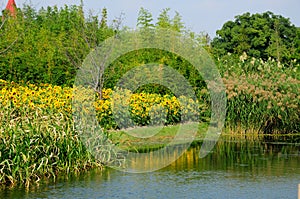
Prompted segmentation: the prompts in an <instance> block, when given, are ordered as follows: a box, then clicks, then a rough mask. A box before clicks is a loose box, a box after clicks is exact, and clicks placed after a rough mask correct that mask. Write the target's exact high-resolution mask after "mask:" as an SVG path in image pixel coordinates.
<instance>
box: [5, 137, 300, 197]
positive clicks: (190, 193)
mask: <svg viewBox="0 0 300 199" xmlns="http://www.w3.org/2000/svg"><path fill="white" fill-rule="evenodd" d="M177 147H178V148H177V149H178V152H181V150H180V146H177ZM199 150H200V146H199V145H196V146H194V147H192V148H190V149H189V150H188V151H186V152H185V153H184V154H183V156H181V157H180V158H179V159H178V160H177V161H175V162H173V163H172V164H171V165H169V166H168V167H166V168H163V169H161V170H158V171H156V172H150V173H142V174H134V173H124V172H120V171H116V170H113V169H106V170H105V171H104V172H100V171H91V172H88V173H85V174H83V175H80V176H78V177H73V178H69V179H63V180H60V181H58V182H56V183H49V184H44V185H40V187H36V188H35V189H32V190H31V191H30V192H29V193H27V194H24V193H25V191H24V190H23V189H15V190H6V191H5V192H1V193H0V194H2V196H1V195H0V196H1V197H0V198H162V197H163V198H296V197H297V186H298V184H299V183H300V152H299V145H298V146H297V145H295V144H286V143H285V144H282V143H281V144H279V143H265V142H254V141H253V142H252V141H251V142H249V141H247V142H246V141H245V142H230V141H229V142H228V141H226V142H223V141H220V142H218V143H217V145H216V146H215V149H214V151H213V152H212V153H210V154H209V155H208V156H207V157H205V158H203V159H201V158H199ZM166 152H168V151H166ZM166 152H165V155H166V154H168V155H169V156H176V155H177V154H175V153H176V147H175V148H174V150H173V151H172V152H173V153H166ZM138 157H141V156H138ZM160 161H164V160H163V155H162V154H160V155H158V156H155V155H154V154H147V153H145V154H144V156H143V157H142V158H140V159H136V160H135V164H134V165H130V166H132V167H134V166H135V167H137V168H140V167H145V166H144V165H148V166H147V167H149V166H151V165H156V164H159V162H160Z"/></svg>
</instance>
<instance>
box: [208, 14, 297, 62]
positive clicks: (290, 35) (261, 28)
mask: <svg viewBox="0 0 300 199" xmlns="http://www.w3.org/2000/svg"><path fill="white" fill-rule="evenodd" d="M297 31H298V35H297ZM216 33H217V37H215V38H214V39H213V41H212V43H211V45H212V47H213V52H214V54H215V55H216V56H219V57H220V56H224V55H226V54H227V53H233V54H237V55H242V54H243V53H244V52H245V53H246V54H247V55H249V56H251V57H255V58H262V59H264V60H267V59H268V58H269V57H271V58H274V59H276V60H277V61H278V62H284V63H287V62H289V61H290V60H292V59H294V58H299V55H298V54H299V53H298V54H297V51H299V28H297V27H295V25H293V24H292V23H291V22H290V20H289V19H288V18H285V17H283V16H281V15H275V14H273V13H272V12H269V11H268V12H265V13H262V14H250V13H248V12H247V13H245V14H243V15H238V16H236V17H235V20H234V21H228V22H226V23H225V24H224V25H223V27H222V28H221V29H220V30H218V31H217V32H216ZM297 43H298V44H297Z"/></svg>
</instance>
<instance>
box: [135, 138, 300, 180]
mask: <svg viewBox="0 0 300 199" xmlns="http://www.w3.org/2000/svg"><path fill="white" fill-rule="evenodd" d="M299 145H300V144H295V143H294V144H289V143H275V142H274V143H270V142H261V141H240V142H236V141H219V142H218V143H217V144H216V146H215V148H214V150H213V151H212V152H211V153H210V154H209V155H208V156H207V157H205V158H199V151H200V148H201V143H199V144H196V145H194V146H192V147H191V148H189V150H187V151H186V152H185V153H184V154H183V155H182V156H181V157H180V158H179V159H178V160H176V161H174V162H173V163H172V164H171V165H169V166H168V167H167V168H164V169H167V170H170V169H171V170H200V171H201V170H211V169H213V170H228V169H229V170H241V171H243V170H247V171H249V172H254V173H257V174H259V173H263V174H264V175H280V174H282V173H283V172H288V171H287V170H286V169H285V168H286V167H288V168H294V169H291V172H298V173H299V174H300V167H299V165H300V151H299ZM181 148H182V146H174V148H173V149H172V150H171V152H170V151H167V150H164V151H162V152H161V153H145V154H144V155H143V156H139V157H137V159H135V160H134V161H131V164H130V165H129V166H130V167H132V168H134V169H136V170H140V169H145V168H149V170H151V168H156V167H157V165H160V164H161V162H163V161H166V160H169V159H171V158H172V156H173V157H176V156H178V154H176V153H181Z"/></svg>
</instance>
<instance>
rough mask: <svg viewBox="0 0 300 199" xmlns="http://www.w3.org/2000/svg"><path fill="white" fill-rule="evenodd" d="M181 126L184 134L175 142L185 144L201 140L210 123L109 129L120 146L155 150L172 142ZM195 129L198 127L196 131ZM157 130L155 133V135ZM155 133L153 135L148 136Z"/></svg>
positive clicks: (111, 137) (122, 147)
mask: <svg viewBox="0 0 300 199" xmlns="http://www.w3.org/2000/svg"><path fill="white" fill-rule="evenodd" d="M179 128H181V130H182V132H183V133H182V134H184V135H182V136H180V137H178V138H176V140H177V141H176V142H175V143H173V144H184V143H186V142H187V141H189V140H190V139H191V138H192V139H193V140H194V142H196V141H201V140H203V139H204V137H205V135H206V131H207V128H208V125H207V124H206V123H199V124H195V123H186V124H182V125H173V126H154V127H136V128H131V129H126V130H118V131H116V130H115V131H114V130H112V131H109V135H110V139H111V140H112V142H113V143H115V144H116V145H117V146H118V147H119V148H121V149H124V150H129V151H138V152H143V151H148V150H155V149H159V148H161V147H164V146H166V145H167V144H169V143H171V142H172V141H173V140H174V138H175V136H176V135H177V134H178V131H179ZM195 129H198V130H196V131H194V130H195ZM154 132H155V135H153V134H154ZM150 135H153V136H151V137H148V136H150Z"/></svg>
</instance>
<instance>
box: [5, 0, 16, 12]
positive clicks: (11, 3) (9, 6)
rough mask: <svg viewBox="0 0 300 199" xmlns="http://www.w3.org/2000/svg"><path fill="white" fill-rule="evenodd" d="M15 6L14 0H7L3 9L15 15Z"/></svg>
mask: <svg viewBox="0 0 300 199" xmlns="http://www.w3.org/2000/svg"><path fill="white" fill-rule="evenodd" d="M16 8H17V5H16V2H15V0H8V2H7V5H6V8H5V9H6V10H8V11H9V12H10V14H11V15H12V16H15V15H16V12H17V9H16Z"/></svg>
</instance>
